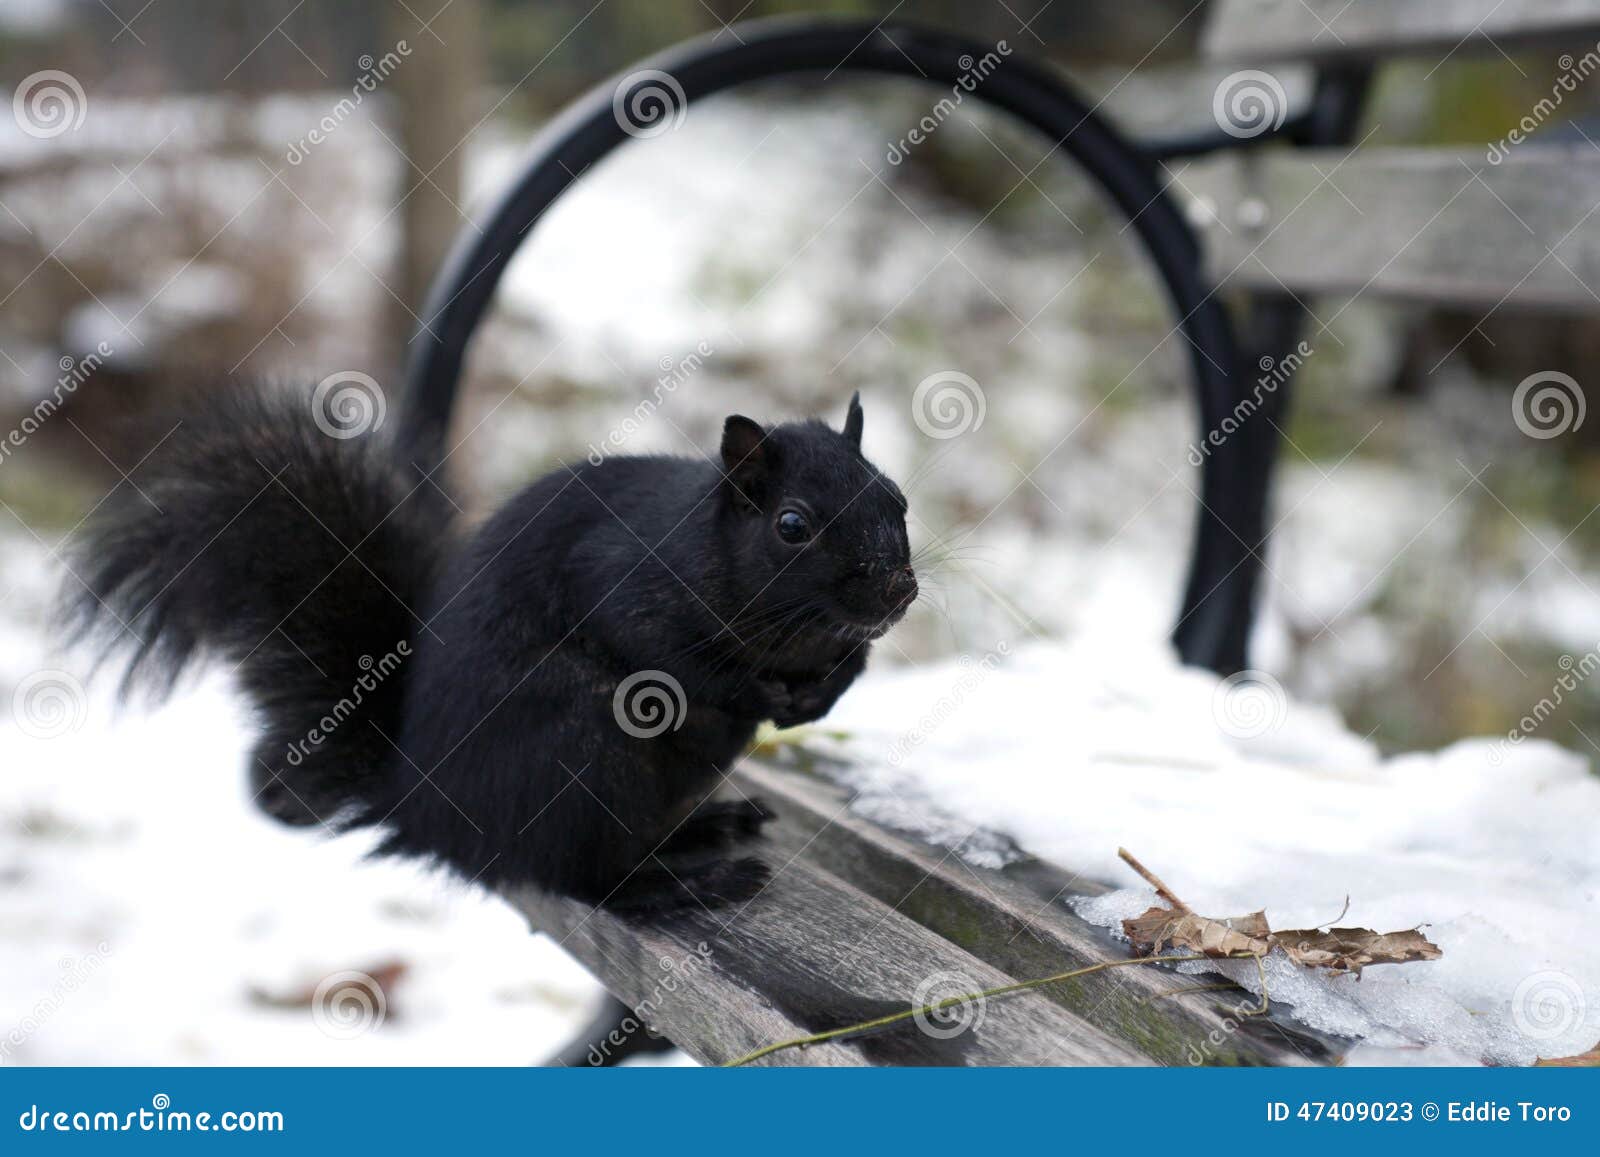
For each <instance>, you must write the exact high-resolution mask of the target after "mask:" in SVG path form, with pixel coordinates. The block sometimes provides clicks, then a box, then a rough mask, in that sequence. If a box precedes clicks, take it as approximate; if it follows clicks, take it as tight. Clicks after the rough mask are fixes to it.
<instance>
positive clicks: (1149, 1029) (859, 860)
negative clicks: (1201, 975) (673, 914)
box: [508, 757, 1334, 1065]
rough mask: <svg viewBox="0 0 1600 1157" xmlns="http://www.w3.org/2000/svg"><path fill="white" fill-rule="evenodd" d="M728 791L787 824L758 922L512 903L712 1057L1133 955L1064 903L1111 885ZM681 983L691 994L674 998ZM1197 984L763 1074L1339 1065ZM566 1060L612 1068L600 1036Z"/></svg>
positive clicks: (845, 1050)
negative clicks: (984, 863)
mask: <svg viewBox="0 0 1600 1157" xmlns="http://www.w3.org/2000/svg"><path fill="white" fill-rule="evenodd" d="M730 788H731V790H733V791H735V792H740V793H744V794H746V795H748V796H751V797H755V798H759V799H762V800H764V801H767V802H769V803H770V804H771V805H772V807H773V809H774V810H775V811H776V813H777V816H778V819H777V821H776V822H775V823H774V824H773V825H771V826H770V827H769V828H768V833H767V835H766V836H764V837H763V841H762V845H763V846H761V847H759V848H758V849H757V850H758V851H759V852H760V854H761V855H763V856H764V857H766V858H768V859H769V860H770V861H771V862H772V865H773V868H774V876H773V880H772V882H771V884H770V885H769V886H768V887H767V889H766V891H765V892H764V893H762V894H761V895H760V896H758V897H757V898H756V899H755V900H754V901H752V902H751V903H750V904H749V905H748V906H746V907H745V908H743V909H735V910H731V911H729V910H719V911H694V912H690V913H688V914H686V915H684V916H682V917H680V918H675V919H673V920H672V921H670V922H667V923H663V924H657V925H652V926H650V927H639V926H637V925H634V924H630V923H628V922H626V921H623V920H621V919H619V918H617V917H616V916H613V915H611V914H609V913H607V912H604V911H595V910H593V909H591V908H589V907H588V906H587V905H583V904H578V903H576V902H574V901H570V900H560V899H554V898H551V897H549V896H545V895H540V894H533V893H521V894H516V895H512V896H509V897H508V899H509V900H510V901H511V902H512V904H514V905H515V906H516V907H517V908H518V909H519V910H520V911H522V912H523V913H524V914H525V915H526V916H527V917H528V920H529V923H530V925H531V926H532V927H533V928H534V929H535V930H537V931H543V932H546V933H548V934H549V935H550V936H551V937H552V938H554V939H555V940H556V942H557V943H559V944H561V945H562V946H563V947H564V948H565V949H566V950H567V951H568V952H570V953H572V954H573V955H574V956H575V957H576V958H577V959H578V960H580V961H581V962H582V963H583V964H584V965H585V967H587V968H589V969H590V970H591V971H592V972H593V973H594V974H595V976H597V977H598V978H599V979H600V980H601V982H602V983H603V984H605V986H606V988H607V989H608V990H609V991H610V992H612V993H613V994H614V995H615V996H616V997H617V998H618V999H619V1000H621V1002H622V1003H623V1004H624V1005H626V1006H627V1007H628V1008H630V1009H634V1008H641V1007H643V1008H645V1009H647V1011H645V1012H644V1013H642V1020H643V1021H645V1022H647V1023H648V1024H649V1025H650V1026H651V1027H653V1028H655V1029H657V1030H658V1031H659V1032H660V1033H661V1034H662V1035H663V1036H665V1037H667V1038H670V1039H671V1040H672V1041H673V1042H674V1043H676V1044H677V1045H679V1046H680V1047H682V1048H683V1049H684V1050H685V1051H687V1052H688V1053H689V1055H690V1056H692V1057H694V1059H695V1060H697V1061H701V1062H703V1063H705V1064H723V1063H726V1062H728V1061H731V1060H734V1059H736V1058H739V1057H742V1056H745V1055H746V1054H748V1053H750V1052H753V1051H755V1050H757V1049H760V1048H762V1047H764V1046H767V1045H771V1044H776V1043H779V1042H783V1041H787V1040H792V1039H795V1038H798V1037H803V1036H809V1035H812V1034H815V1033H820V1032H826V1031H828V1030H831V1029H835V1028H840V1027H843V1026H846V1025H851V1024H857V1023H860V1022H862V1021H865V1020H870V1019H873V1018H875V1017H880V1016H884V1015H887V1014H889V1013H893V1012H900V1011H904V1010H906V1009H908V1008H910V1007H912V1006H913V1005H914V1004H917V1005H921V1004H927V1003H931V1002H933V1001H937V1000H940V999H943V998H948V997H952V996H957V995H961V994H963V993H967V992H975V991H979V990H982V989H989V988H998V987H1001V986H1004V985H1007V984H1012V983H1015V982H1017V981H1023V980H1029V979H1037V978H1040V977H1045V976H1052V975H1055V974H1058V973H1061V972H1066V971H1069V970H1072V969H1075V968H1080V967H1083V966H1086V965H1093V964H1097V963H1101V962H1103V961H1111V960H1119V959H1124V958H1126V957H1127V955H1128V952H1127V946H1126V945H1125V944H1122V943H1119V942H1117V941H1116V940H1114V939H1113V938H1112V937H1111V935H1110V934H1109V933H1107V932H1106V931H1105V930H1104V929H1101V928H1097V927H1095V926H1093V925H1091V924H1089V923H1087V922H1086V921H1084V920H1083V919H1081V918H1080V917H1078V916H1077V915H1075V914H1074V913H1073V911H1072V910H1071V909H1070V908H1069V907H1067V905H1066V903H1065V901H1066V900H1067V899H1070V898H1072V897H1074V896H1091V895H1096V894H1099V893H1101V892H1103V891H1104V890H1105V889H1104V887H1103V886H1101V885H1098V884H1096V883H1094V882H1093V881H1089V880H1083V879H1078V878H1074V877H1072V876H1071V875H1070V874H1068V873H1066V872H1063V871H1062V870H1060V869H1059V868H1055V867H1053V866H1052V865H1050V864H1047V863H1044V862H1041V861H1038V860H1033V859H1029V860H1023V861H1020V862H1018V863H1016V864H1013V865H1010V866H1009V867H1007V868H1006V869H1005V870H1003V871H994V870H990V869H987V868H978V867H973V866H972V865H970V864H968V863H966V862H965V861H964V860H962V859H961V857H960V856H958V855H955V854H953V853H951V852H950V851H949V850H948V849H946V848H938V847H933V846H930V845H927V844H924V843H922V842H920V841H918V840H914V839H911V838H908V837H905V836H901V835H897V834H895V833H893V832H890V831H887V830H885V829H883V828H882V827H880V826H878V825H877V824H874V823H872V822H870V821H868V820H865V819H862V818H861V817H860V816H857V815H855V814H853V813H852V812H851V810H850V793H849V792H847V791H845V790H844V789H842V788H840V787H838V786H836V785H835V784H834V783H832V782H830V780H829V779H828V778H826V777H825V776H823V775H821V774H819V773H818V772H817V771H815V770H802V769H800V768H798V767H782V766H778V765H777V763H776V762H775V761H774V760H773V759H771V758H770V757H756V758H752V759H748V760H746V761H745V763H744V765H743V766H742V767H741V768H740V769H739V770H738V771H737V772H736V773H735V774H734V776H733V777H732V782H731V784H730ZM702 945H703V946H704V951H702V950H701V946H702ZM669 976H671V977H675V978H677V979H678V980H679V981H680V983H678V984H676V985H675V986H674V989H673V990H672V991H666V990H665V989H664V988H663V981H664V980H665V979H666V978H667V977H669ZM1213 979H1214V978H1213ZM1184 983H1185V980H1184V978H1181V977H1178V976H1175V975H1174V973H1173V972H1171V971H1168V970H1165V969H1150V968H1115V969H1110V970H1107V971H1103V972H1098V973H1094V974H1091V975H1087V976H1084V977H1081V978H1078V979H1075V980H1071V981H1066V982H1063V983H1060V984H1056V985H1051V986H1048V987H1046V988H1041V989H1038V990H1036V991H1031V992H1022V993H1019V994H1017V995H1014V996H1008V997H1005V998H1004V999H997V1000H989V1001H984V1002H981V1004H979V1005H977V1006H975V1008H974V1009H973V1010H970V1011H969V1010H966V1009H958V1010H956V1012H955V1013H954V1014H953V1018H954V1019H953V1021H952V1023H951V1025H950V1026H949V1030H945V1029H944V1028H943V1026H942V1025H941V1024H938V1023H934V1024H932V1028H933V1029H934V1030H935V1031H933V1032H927V1031H923V1030H922V1029H921V1028H920V1027H919V1025H918V1024H917V1023H916V1021H915V1020H911V1021H906V1022H903V1023H901V1024H899V1025H897V1026H894V1027H893V1028H890V1029H886V1030H884V1031H881V1032H878V1033H874V1034H871V1035H867V1036H864V1037H861V1038H858V1039H851V1040H848V1041H845V1042H840V1043H834V1042H829V1043H825V1044H819V1045H812V1046H808V1047H807V1048H805V1049H803V1050H789V1051H785V1052H782V1053H778V1054H775V1055H773V1056H771V1057H768V1058H763V1059H762V1060H761V1061H758V1062H756V1063H766V1064H815V1065H864V1064H875V1065H884V1064H892V1065H917V1064H923V1065H926V1064H937V1065H950V1064H954V1065H962V1064H967V1065H1148V1064H1164V1065H1182V1064H1202V1063H1203V1064H1221V1065H1267V1064H1271V1065H1305V1064H1320V1063H1326V1062H1327V1061H1328V1060H1329V1059H1330V1057H1331V1056H1332V1055H1333V1051H1334V1050H1333V1047H1332V1044H1333V1042H1329V1041H1327V1040H1326V1039H1324V1038H1320V1037H1318V1036H1316V1035H1314V1034H1311V1033H1309V1032H1307V1031H1305V1030H1303V1029H1297V1028H1295V1027H1293V1025H1292V1022H1288V1021H1285V1020H1282V1019H1275V1018H1273V1017H1260V1018H1257V1017H1247V1016H1241V1015H1239V1010H1240V1008H1241V1007H1249V1006H1253V1005H1254V1003H1255V998H1254V997H1252V996H1250V995H1249V994H1248V993H1245V992H1244V991H1243V990H1238V991H1237V992H1236V994H1234V995H1232V996H1229V995H1226V994H1224V995H1222V996H1220V997H1219V996H1217V995H1215V994H1207V995H1205V996H1203V997H1181V996H1174V995H1173V992H1174V989H1177V988H1181V986H1182V985H1183V984H1184ZM1190 983H1193V982H1190ZM978 1009H981V1012H980V1011H977V1010H978ZM958 1029H959V1030H960V1031H953V1030H958ZM640 1031H641V1030H639V1029H634V1030H633V1031H632V1033H629V1034H624V1035H627V1036H633V1037H635V1038H636V1037H637V1034H638V1033H639V1032H640ZM946 1031H948V1035H945V1033H946ZM597 1043H599V1046H600V1047H598V1048H596V1049H595V1051H594V1052H593V1055H591V1053H590V1050H591V1048H592V1047H594V1046H596V1044H597ZM630 1043H638V1042H637V1039H634V1040H632V1041H631V1042H630ZM615 1047H617V1046H613V1048H615ZM620 1047H622V1048H624V1049H625V1048H626V1047H627V1046H626V1045H623V1046H620ZM567 1059H568V1061H569V1063H573V1064H582V1063H596V1062H597V1061H606V1060H612V1059H614V1058H613V1057H612V1056H611V1055H610V1050H608V1049H606V1048H605V1047H604V1044H603V1032H602V1033H601V1035H600V1037H598V1038H597V1041H588V1040H585V1042H584V1043H583V1045H582V1046H581V1047H577V1048H575V1049H573V1050H571V1052H570V1054H569V1056H568V1058H567Z"/></svg>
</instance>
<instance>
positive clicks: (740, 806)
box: [661, 797, 777, 856]
mask: <svg viewBox="0 0 1600 1157" xmlns="http://www.w3.org/2000/svg"><path fill="white" fill-rule="evenodd" d="M776 815H777V813H776V812H774V811H773V810H772V806H771V805H770V804H768V803H767V802H766V800H764V799H761V798H759V797H756V798H750V797H746V798H744V799H735V800H709V801H707V802H705V803H703V804H701V805H700V806H699V807H698V808H696V809H695V810H694V811H693V812H692V813H690V815H689V816H688V818H687V819H685V820H684V821H683V823H681V824H679V825H678V829H677V830H676V831H675V832H673V833H672V835H670V836H668V837H667V842H666V843H665V844H664V845H662V847H661V854H662V855H665V856H674V855H676V856H685V855H693V854H695V853H697V852H702V853H703V852H723V851H727V850H728V849H730V848H733V847H735V846H737V845H739V844H741V843H744V842H745V841H746V840H750V839H754V838H755V837H756V836H758V835H760V834H761V828H762V827H763V825H765V824H767V823H769V822H770V821H771V820H773V819H774V818H776Z"/></svg>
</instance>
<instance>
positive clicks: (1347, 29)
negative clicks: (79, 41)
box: [1202, 0, 1600, 63]
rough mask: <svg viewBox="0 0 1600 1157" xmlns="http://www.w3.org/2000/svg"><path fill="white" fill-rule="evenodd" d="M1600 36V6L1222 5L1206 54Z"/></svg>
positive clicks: (1506, 43)
mask: <svg viewBox="0 0 1600 1157" xmlns="http://www.w3.org/2000/svg"><path fill="white" fill-rule="evenodd" d="M1595 36H1600V5H1596V4H1595V3H1594V0H1353V2H1352V0H1218V2H1217V3H1216V4H1214V5H1213V15H1212V17H1211V22H1210V23H1209V24H1208V25H1207V27H1206V32H1205V36H1204V38H1203V40H1202V51H1203V52H1204V54H1205V55H1206V56H1208V57H1210V58H1212V59H1215V60H1227V61H1234V62H1255V63H1260V62H1261V61H1274V60H1296V59H1298V60H1322V59H1334V58H1351V59H1359V58H1374V57H1383V56H1392V55H1394V54H1396V53H1401V52H1429V51H1433V50H1444V51H1451V50H1455V49H1456V48H1457V46H1459V47H1460V49H1461V51H1467V50H1469V49H1489V50H1490V51H1493V49H1494V48H1495V47H1498V48H1500V49H1501V50H1508V49H1511V48H1513V47H1516V46H1518V45H1521V44H1526V43H1528V42H1530V41H1552V40H1565V41H1573V40H1581V39H1583V38H1592V37H1595Z"/></svg>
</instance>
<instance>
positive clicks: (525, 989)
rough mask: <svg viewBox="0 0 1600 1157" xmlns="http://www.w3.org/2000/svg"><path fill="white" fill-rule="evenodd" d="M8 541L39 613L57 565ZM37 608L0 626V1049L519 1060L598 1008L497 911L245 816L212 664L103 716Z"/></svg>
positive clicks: (142, 1060)
mask: <svg viewBox="0 0 1600 1157" xmlns="http://www.w3.org/2000/svg"><path fill="white" fill-rule="evenodd" d="M3 549H4V560H5V566H4V578H5V587H4V590H3V591H0V593H4V594H5V595H7V598H6V602H5V607H6V609H7V610H8V611H11V612H16V611H25V612H35V613H36V612H38V611H39V610H41V608H42V603H43V600H44V599H46V598H48V596H49V594H50V588H51V586H52V585H53V584H54V582H55V580H56V578H57V572H56V570H55V568H54V567H52V566H50V565H48V564H47V562H46V560H45V559H44V557H43V552H42V551H41V550H40V549H39V548H38V547H37V546H36V545H34V544H31V543H26V542H24V541H22V540H17V541H13V540H11V539H9V538H8V539H7V540H6V541H5V544H4V547H3ZM30 619H32V621H31V622H29V623H23V622H19V621H17V620H14V619H12V620H7V621H6V622H5V625H4V629H3V634H0V690H3V691H4V696H5V697H4V703H3V704H0V768H3V769H4V774H3V775H0V1064H12V1063H15V1064H178V1065H182V1064H330V1065H341V1064H508V1065H522V1064H532V1063H536V1062H538V1061H540V1060H542V1059H544V1057H545V1056H546V1055H547V1054H548V1053H549V1052H551V1051H552V1050H554V1049H555V1048H556V1047H558V1046H559V1045H561V1044H563V1043H565V1040H566V1038H567V1037H568V1036H569V1035H570V1034H572V1033H573V1032H575V1031H576V1030H577V1028H578V1027H579V1026H580V1025H581V1024H582V1023H583V1022H584V1020H585V1019H586V1018H587V1017H588V1016H589V1015H590V1014H591V1012H592V1006H593V1003H594V1002H595V1001H596V1000H597V999H598V995H599V991H598V989H597V987H596V986H595V984H594V982H593V981H592V980H590V979H589V977H588V975H587V973H586V972H585V971H584V970H583V969H582V968H580V967H579V966H578V965H577V964H576V963H574V962H573V961H572V960H571V959H570V958H569V957H568V956H566V954H565V953H563V952H561V951H560V949H559V948H557V947H556V946H555V945H554V944H553V943H552V942H551V941H549V940H548V939H546V938H544V937H541V936H532V935H530V934H529V932H528V929H527V925H526V924H525V923H524V922H523V921H522V919H521V918H520V917H519V916H517V915H516V914H515V913H514V912H513V911H512V910H511V909H510V908H508V907H506V906H505V905H503V904H501V903H499V902H498V901H495V900H492V899H489V898H487V897H485V896H482V895H480V894H477V893H475V892H473V891H471V890H469V889H466V888H463V887H460V886H456V885H452V884H448V883H446V882H444V881H442V880H440V879H438V878H436V877H433V876H430V875H427V874H424V873H422V872H419V871H417V870H414V869H412V868H409V867H406V866H404V865H401V864H397V863H393V862H374V861H368V860H365V859H363V855H364V853H365V850H366V848H367V846H368V841H367V840H366V839H364V838H362V837H360V836H344V837H339V838H329V837H327V836H326V835H324V834H322V833H320V832H313V833H297V832H291V831H288V830H286V829H284V828H282V827H281V826H279V825H277V824H275V823H273V822H271V821H269V820H267V819H266V818H265V817H264V816H262V815H260V814H259V813H258V812H256V811H255V810H254V809H253V808H252V807H251V805H250V801H249V798H248V794H247V791H246V788H245V781H244V777H243V770H242V769H243V768H244V766H245V757H246V752H247V750H248V739H249V735H250V727H249V721H248V720H247V719H246V718H245V716H244V714H243V711H242V707H241V704H240V703H239V701H238V700H237V699H236V697H234V696H233V695H232V694H231V693H230V691H229V689H228V687H227V685H226V682H225V680H224V679H222V678H220V677H216V676H213V677H209V678H207V679H205V680H204V681H202V682H200V683H198V684H196V685H191V686H189V687H186V688H185V689H183V690H182V691H181V692H180V693H179V695H178V696H177V697H176V698H175V699H174V700H173V702H172V703H171V704H170V705H169V706H167V707H165V708H163V709H161V710H157V711H153V712H152V711H147V710H138V709H119V708H118V707H117V705H116V703H115V702H114V700H113V697H112V695H111V693H110V692H111V688H110V686H109V683H110V682H111V680H99V681H94V680H89V681H85V680H84V679H81V678H79V676H82V675H83V674H84V669H83V666H82V664H81V662H74V661H73V660H72V658H71V657H68V656H62V655H59V654H56V653H53V652H52V651H51V649H50V647H49V643H48V640H47V639H46V638H45V636H44V634H43V633H42V632H41V631H39V630H38V629H37V625H36V624H37V618H36V617H34V615H30ZM341 973H361V974H365V975H366V976H370V977H374V978H375V979H376V980H377V985H378V987H377V988H376V989H375V988H374V987H373V986H372V985H371V984H369V983H368V982H366V981H362V980H359V978H355V979H356V980H357V982H358V986H357V987H354V988H349V987H346V988H345V989H344V991H343V993H342V994H341V993H340V991H339V988H340V986H339V982H338V981H337V980H333V981H332V985H333V987H329V986H328V984H327V983H326V982H329V981H330V978H337V977H338V976H339V975H340V974H341ZM319 985H322V986H324V987H323V991H324V994H325V995H324V998H323V999H321V1000H316V999H313V998H314V996H315V994H316V992H317V989H318V986H319ZM380 991H381V994H382V995H381V996H380V995H379V992H380Z"/></svg>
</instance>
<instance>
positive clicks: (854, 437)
mask: <svg viewBox="0 0 1600 1157" xmlns="http://www.w3.org/2000/svg"><path fill="white" fill-rule="evenodd" d="M862 422H863V416H862V413H861V391H860V390H857V391H856V392H855V393H853V394H851V395H850V412H849V413H847V414H846V415H845V416H844V440H845V441H846V442H849V443H850V444H851V445H852V446H854V447H855V448H856V449H857V450H859V449H861V426H862Z"/></svg>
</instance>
